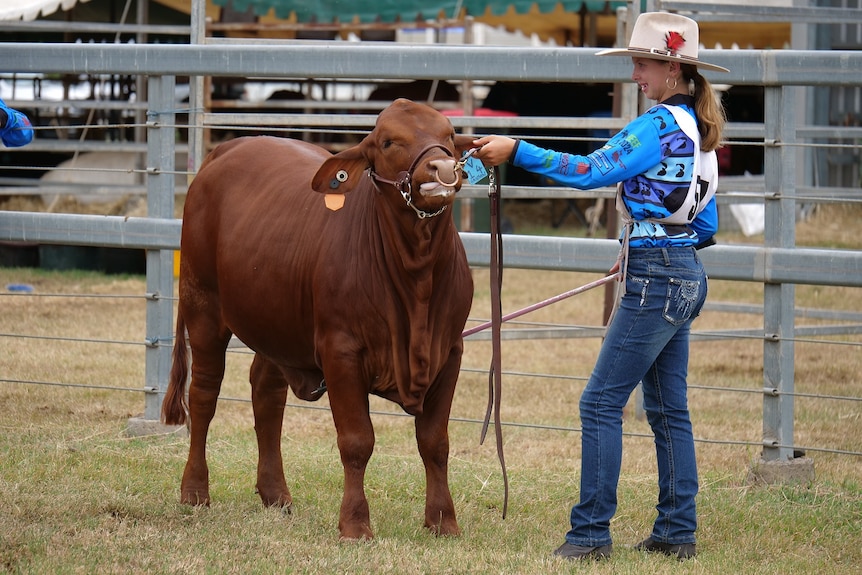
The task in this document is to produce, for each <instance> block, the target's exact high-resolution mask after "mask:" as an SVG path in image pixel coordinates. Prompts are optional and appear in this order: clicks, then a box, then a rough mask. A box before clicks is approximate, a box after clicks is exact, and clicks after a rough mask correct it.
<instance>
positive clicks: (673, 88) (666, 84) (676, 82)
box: [664, 77, 679, 90]
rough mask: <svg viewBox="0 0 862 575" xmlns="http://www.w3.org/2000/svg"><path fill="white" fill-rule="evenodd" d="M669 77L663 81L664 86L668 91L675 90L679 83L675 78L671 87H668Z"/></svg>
mask: <svg viewBox="0 0 862 575" xmlns="http://www.w3.org/2000/svg"><path fill="white" fill-rule="evenodd" d="M670 80H671V78H670V77H667V78H665V79H664V85H665V86H667V89H668V90H676V87H677V86H678V85H679V81H678V80H677V79H676V78H673V86H671V85H670Z"/></svg>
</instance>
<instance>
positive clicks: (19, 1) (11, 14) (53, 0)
mask: <svg viewBox="0 0 862 575" xmlns="http://www.w3.org/2000/svg"><path fill="white" fill-rule="evenodd" d="M89 1H90V0H3V2H2V3H0V21H2V20H35V19H37V18H39V17H40V16H50V15H51V14H53V13H54V12H56V11H57V10H58V9H60V8H62V9H63V10H70V9H71V8H72V7H74V6H75V4H77V3H78V2H82V3H83V2H89Z"/></svg>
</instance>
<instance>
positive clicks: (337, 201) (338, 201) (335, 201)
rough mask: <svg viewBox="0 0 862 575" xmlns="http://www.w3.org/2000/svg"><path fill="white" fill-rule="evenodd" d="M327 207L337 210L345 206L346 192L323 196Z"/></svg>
mask: <svg viewBox="0 0 862 575" xmlns="http://www.w3.org/2000/svg"><path fill="white" fill-rule="evenodd" d="M323 201H324V202H325V203H326V207H327V208H329V209H330V210H332V211H333V212H337V211H338V210H340V209H341V208H343V207H344V194H326V195H324V196H323Z"/></svg>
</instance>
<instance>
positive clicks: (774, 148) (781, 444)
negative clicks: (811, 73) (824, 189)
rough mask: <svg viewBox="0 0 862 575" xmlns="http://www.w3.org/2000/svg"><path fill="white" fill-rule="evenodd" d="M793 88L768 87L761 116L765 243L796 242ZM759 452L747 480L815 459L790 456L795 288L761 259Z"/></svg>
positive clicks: (788, 476)
mask: <svg viewBox="0 0 862 575" xmlns="http://www.w3.org/2000/svg"><path fill="white" fill-rule="evenodd" d="M797 90H799V88H797V87H794V86H773V87H767V88H766V90H765V94H764V120H765V130H766V136H765V142H764V143H765V151H764V175H765V183H766V190H765V204H766V206H765V218H766V219H765V229H764V244H765V246H766V247H776V248H789V249H793V248H794V247H795V245H796V168H795V166H796V155H797V148H796V147H795V143H796V122H797V118H796V116H795V114H794V113H793V111H794V110H795V109H796V104H795V102H796V98H795V96H796V91H797ZM763 264H764V269H763V281H764V290H763V300H764V301H763V452H762V454H761V459H760V461H759V462H756V463H755V464H754V465H753V467H752V478H753V479H754V480H756V481H762V482H766V483H782V482H792V481H803V482H804V481H810V480H813V478H814V463H813V462H812V461H811V460H810V459H807V458H796V459H794V449H793V445H794V440H793V417H794V398H793V392H794V387H795V382H794V375H795V372H794V343H793V337H794V331H795V325H794V324H795V298H796V286H795V285H794V284H791V283H775V282H772V281H770V278H769V269H770V267H771V266H770V264H769V262H763Z"/></svg>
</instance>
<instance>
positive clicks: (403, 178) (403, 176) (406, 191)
mask: <svg viewBox="0 0 862 575" xmlns="http://www.w3.org/2000/svg"><path fill="white" fill-rule="evenodd" d="M434 148H440V149H441V150H443V151H444V152H446V155H447V156H449V157H450V158H454V157H455V156H454V155H453V154H452V152H450V151H449V148H447V147H446V146H444V145H443V144H429V145H427V146H425V148H423V149H422V151H421V152H419V154H418V155H417V156H416V158H415V159H414V160H413V163H412V164H410V168H409V169H408V170H407V171H406V172H405V171H401V172H398V179H397V180H387V179H386V178H384V177H381V176H380V175H379V174H378V173H377V172H375V171H374V168H371V170H370V171H369V172H368V175H369V176H371V179H372V180H374V182H375V185H376V184H377V183H381V184H389V185H390V186H392V187H394V188H395V189H396V190H398V191H399V192H400V193H401V197H402V198H404V201H405V202H407V205H408V206H410V207H411V208H413V211H414V212H416V215H417V216H419V219H420V220H422V219H425V218H433V217H434V216H439V215H440V214H442V213H443V211H444V210H445V209H446V206H443V207H442V208H440V209H439V210H437V211H436V212H426V211H425V210H420V209H419V208H417V207H416V206H415V205H414V204H413V186H412V184H411V182H412V181H413V170H414V169H415V168H416V165H417V164H418V163H419V160H421V159H422V156H424V155H425V154H426V153H427V152H428V151H429V150H433V149H434ZM456 172H457V170H456ZM437 181H440V180H439V179H438V180H437ZM457 182H458V177H457V173H456V179H455V182H454V183H453V184H452V185H453V186H454V185H455V184H456V183H457ZM440 183H441V184H443V185H446V184H444V182H440ZM378 189H379V188H378Z"/></svg>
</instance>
